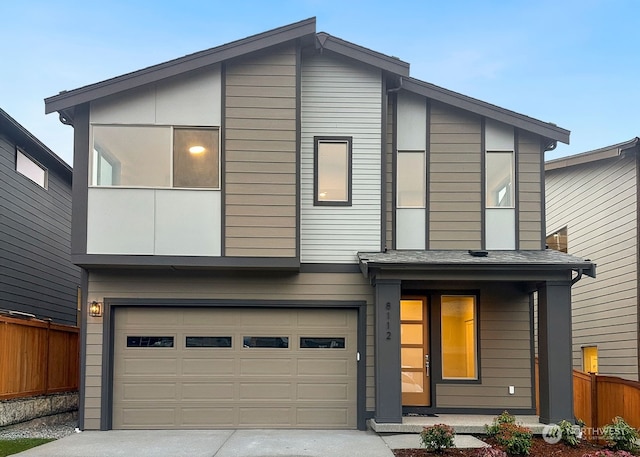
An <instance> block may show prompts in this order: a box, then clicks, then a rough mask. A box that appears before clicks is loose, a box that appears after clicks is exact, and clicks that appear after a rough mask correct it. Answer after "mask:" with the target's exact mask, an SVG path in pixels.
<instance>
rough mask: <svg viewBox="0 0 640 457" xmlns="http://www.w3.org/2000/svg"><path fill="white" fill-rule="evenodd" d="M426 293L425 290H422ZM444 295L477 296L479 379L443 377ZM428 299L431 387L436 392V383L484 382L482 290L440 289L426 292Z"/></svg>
mask: <svg viewBox="0 0 640 457" xmlns="http://www.w3.org/2000/svg"><path fill="white" fill-rule="evenodd" d="M422 293H423V294H425V292H424V291H423V292H422ZM443 295H464V296H473V297H475V298H476V300H475V301H476V303H475V313H476V315H475V318H476V364H477V366H476V370H477V374H478V378H477V379H443V378H442V320H441V319H440V317H441V312H442V296H443ZM426 296H427V299H428V300H429V301H430V306H429V310H430V312H431V315H430V316H429V320H430V321H431V342H430V345H431V351H430V352H431V367H432V370H431V388H432V389H433V391H434V392H435V386H436V384H453V385H460V384H482V364H481V359H482V348H481V345H480V341H481V338H480V333H481V326H480V324H481V318H480V317H481V316H480V314H481V311H480V308H481V303H480V291H479V290H477V289H474V290H464V289H462V290H438V291H432V292H427V293H426ZM433 398H434V399H436V402H433V403H432V405H434V406H436V407H437V396H435V395H434V396H433Z"/></svg>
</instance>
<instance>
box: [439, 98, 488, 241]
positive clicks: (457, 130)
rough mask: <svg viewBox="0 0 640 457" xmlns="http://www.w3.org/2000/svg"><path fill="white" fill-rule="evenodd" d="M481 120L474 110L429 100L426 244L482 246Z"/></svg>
mask: <svg viewBox="0 0 640 457" xmlns="http://www.w3.org/2000/svg"><path fill="white" fill-rule="evenodd" d="M481 127H482V126H481V121H480V117H479V116H476V115H474V114H471V113H468V112H465V111H462V110H458V109H455V108H452V107H448V106H447V105H443V104H440V103H436V102H433V103H432V104H431V126H430V129H431V135H430V163H429V168H430V170H429V180H428V181H429V182H428V185H429V192H428V196H429V247H430V248H431V249H479V248H481V247H482V211H483V203H482V201H481V196H482V192H481V185H482V166H481V163H482V162H481V155H482V151H481Z"/></svg>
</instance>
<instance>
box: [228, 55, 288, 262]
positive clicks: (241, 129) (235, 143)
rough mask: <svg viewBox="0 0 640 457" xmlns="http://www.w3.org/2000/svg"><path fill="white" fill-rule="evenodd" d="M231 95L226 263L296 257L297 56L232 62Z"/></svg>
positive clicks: (268, 56) (229, 83)
mask: <svg viewBox="0 0 640 457" xmlns="http://www.w3.org/2000/svg"><path fill="white" fill-rule="evenodd" d="M225 87H226V89H225V121H226V129H225V156H224V157H225V176H224V186H225V192H226V196H225V235H226V236H225V240H224V243H225V255H227V256H245V257H246V256H249V257H295V256H296V223H297V221H296V50H295V48H294V47H293V46H288V47H285V48H280V49H279V50H277V51H270V52H269V53H268V54H262V55H257V56H249V57H246V58H243V59H241V60H235V61H232V62H231V63H229V64H228V65H227V67H226V80H225Z"/></svg>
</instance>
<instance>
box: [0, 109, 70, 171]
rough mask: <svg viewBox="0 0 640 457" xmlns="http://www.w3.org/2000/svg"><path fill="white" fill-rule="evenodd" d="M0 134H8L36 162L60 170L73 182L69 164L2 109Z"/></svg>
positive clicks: (0, 111) (0, 112)
mask: <svg viewBox="0 0 640 457" xmlns="http://www.w3.org/2000/svg"><path fill="white" fill-rule="evenodd" d="M0 134H6V135H7V136H8V137H9V138H11V140H13V142H15V143H16V145H17V146H19V147H21V148H22V149H24V151H25V152H26V153H27V154H29V155H30V156H32V157H33V158H34V159H35V160H37V161H38V162H40V163H41V164H42V165H44V166H45V167H47V168H49V169H52V168H53V169H56V170H58V171H59V172H60V173H61V174H62V176H63V177H64V178H65V179H66V180H67V181H68V182H71V176H72V170H71V167H70V166H69V164H67V163H66V162H65V161H64V160H62V159H61V158H60V157H59V156H58V155H57V154H56V153H55V152H53V151H52V150H51V149H49V148H48V147H47V146H45V144H44V143H43V142H42V141H40V140H39V139H38V138H36V137H35V136H34V135H33V134H32V133H31V132H29V131H28V130H27V129H26V128H24V127H23V126H22V125H20V124H19V123H18V121H16V120H15V119H14V118H12V117H11V116H9V114H7V112H6V111H4V110H3V109H1V108H0Z"/></svg>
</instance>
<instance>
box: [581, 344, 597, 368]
mask: <svg viewBox="0 0 640 457" xmlns="http://www.w3.org/2000/svg"><path fill="white" fill-rule="evenodd" d="M582 369H583V370H584V371H585V372H586V373H598V346H584V347H583V348H582Z"/></svg>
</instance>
